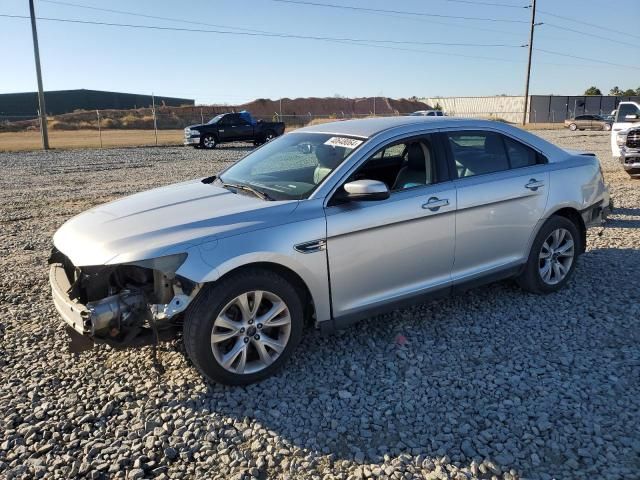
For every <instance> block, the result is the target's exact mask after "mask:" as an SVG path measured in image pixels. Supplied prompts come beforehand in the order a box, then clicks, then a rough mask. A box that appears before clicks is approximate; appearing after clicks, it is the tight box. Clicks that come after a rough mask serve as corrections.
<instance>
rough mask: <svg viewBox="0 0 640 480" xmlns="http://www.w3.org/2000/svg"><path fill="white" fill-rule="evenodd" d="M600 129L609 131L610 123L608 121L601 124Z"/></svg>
mask: <svg viewBox="0 0 640 480" xmlns="http://www.w3.org/2000/svg"><path fill="white" fill-rule="evenodd" d="M602 130H604V131H605V132H610V131H611V124H609V123H605V124H604V125H603V126H602Z"/></svg>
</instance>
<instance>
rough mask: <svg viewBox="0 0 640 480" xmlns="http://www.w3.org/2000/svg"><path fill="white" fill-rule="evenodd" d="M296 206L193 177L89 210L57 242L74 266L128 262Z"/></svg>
mask: <svg viewBox="0 0 640 480" xmlns="http://www.w3.org/2000/svg"><path fill="white" fill-rule="evenodd" d="M296 205H297V202H296V201H288V202H268V201H264V200H261V199H259V198H256V197H252V196H248V195H244V194H235V193H232V192H230V191H228V190H226V189H224V188H219V187H215V186H213V185H212V184H205V183H202V182H201V181H200V180H194V181H189V182H184V183H178V184H174V185H169V186H166V187H161V188H156V189H153V190H149V191H146V192H142V193H138V194H135V195H131V196H129V197H125V198H122V199H119V200H116V201H113V202H110V203H106V204H104V205H100V206H98V207H95V208H92V209H90V210H87V211H86V212H83V213H81V214H80V215H77V216H76V217H73V218H72V219H70V220H69V221H67V222H66V223H65V224H64V225H62V227H60V229H59V230H58V231H57V232H56V234H55V235H54V237H53V243H54V245H55V246H56V248H57V249H58V250H60V251H61V252H62V253H64V254H65V255H66V256H67V257H69V259H70V260H71V261H72V262H73V264H74V265H76V266H86V265H105V264H117V263H125V262H131V261H136V260H144V259H148V258H154V257H157V256H162V255H169V254H172V253H179V252H178V251H176V250H181V251H185V250H186V249H187V248H189V247H191V246H194V245H198V244H201V243H205V242H213V241H214V240H215V239H216V238H219V237H221V236H228V235H235V234H237V233H241V232H243V231H250V230H255V229H259V228H265V227H267V226H272V225H275V224H277V223H283V222H286V217H287V216H288V214H289V213H291V212H292V211H293V210H294V209H295V207H296Z"/></svg>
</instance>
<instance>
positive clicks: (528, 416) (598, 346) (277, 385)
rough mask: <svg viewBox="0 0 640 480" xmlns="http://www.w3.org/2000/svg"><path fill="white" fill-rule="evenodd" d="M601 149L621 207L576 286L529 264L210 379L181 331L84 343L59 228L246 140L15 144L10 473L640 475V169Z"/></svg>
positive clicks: (4, 384) (556, 135)
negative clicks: (152, 341) (558, 287)
mask: <svg viewBox="0 0 640 480" xmlns="http://www.w3.org/2000/svg"><path fill="white" fill-rule="evenodd" d="M540 134H541V135H542V136H544V137H547V138H549V139H551V140H552V141H554V142H556V143H558V144H560V145H561V146H565V147H571V148H581V149H590V150H595V151H596V153H597V154H598V155H599V157H600V159H601V161H602V165H603V168H604V171H605V175H606V177H607V181H608V182H609V183H610V186H611V189H612V194H613V197H614V198H615V201H616V206H617V207H618V210H617V211H616V214H615V215H614V216H613V218H612V221H611V223H610V228H608V229H606V230H605V231H604V234H603V235H602V236H600V237H599V236H597V235H596V232H592V233H590V235H589V240H588V251H587V253H586V254H585V255H584V256H583V257H582V258H581V260H580V263H579V266H578V269H577V272H576V276H575V278H574V280H573V282H572V283H571V285H570V287H569V288H568V289H566V290H564V291H562V292H561V293H558V294H553V295H549V296H545V297H538V296H533V295H529V294H526V293H524V292H522V291H521V290H519V289H518V288H517V287H515V286H514V285H513V284H512V283H511V282H503V283H498V284H493V285H490V286H487V287H484V288H480V289H477V290H474V291H472V292H470V293H468V294H466V295H464V296H460V297H455V298H451V299H445V300H441V301H438V302H436V303H430V304H423V305H416V306H415V307H412V308H408V309H404V310H398V311H395V312H393V313H392V314H389V315H384V316H380V317H377V318H372V319H370V320H367V321H365V322H363V323H361V324H359V325H358V326H356V327H354V328H352V329H350V330H348V331H345V332H344V333H342V334H340V335H335V336H331V337H324V336H321V335H320V334H319V333H317V332H315V331H308V332H307V333H306V335H305V337H304V339H303V342H302V345H301V346H300V347H299V348H298V350H297V352H296V354H295V355H294V358H293V359H292V361H290V362H289V364H288V365H287V367H286V369H285V370H284V371H283V372H282V373H280V374H279V375H278V376H276V377H275V378H271V379H269V380H267V381H265V382H263V383H261V384H258V385H252V386H250V387H248V388H230V387H222V386H219V385H213V386H210V385H207V384H205V383H204V382H203V381H202V380H201V378H200V377H199V376H198V374H197V373H196V372H195V370H194V369H193V368H192V367H191V366H190V364H189V362H188V361H187V360H186V359H185V356H184V353H183V348H182V345H181V343H180V342H179V341H177V342H175V343H172V344H165V345H164V346H163V348H162V350H161V352H160V359H161V361H162V363H163V364H164V366H165V367H166V369H167V371H166V373H165V374H164V375H163V376H162V378H161V379H160V380H159V381H158V380H157V378H156V376H155V374H154V371H153V369H152V363H151V357H150V354H149V353H150V350H149V348H146V349H142V350H129V351H119V352H117V351H113V350H110V349H109V348H107V347H99V348H95V349H94V350H93V351H92V352H89V353H85V354H82V355H80V356H77V357H74V356H73V355H71V354H69V353H68V352H67V348H66V343H67V340H66V338H65V334H64V330H63V327H62V323H61V321H60V320H59V318H58V315H57V314H56V312H55V310H54V308H53V306H52V302H51V300H50V293H49V286H48V280H47V265H46V259H47V256H48V253H49V249H50V239H51V236H52V234H53V232H54V231H55V230H56V228H58V227H59V226H60V225H61V224H62V223H63V222H64V221H65V220H66V219H67V218H69V217H70V216H72V215H74V214H76V213H79V212H81V211H82V210H85V209H86V208H88V207H91V206H93V205H96V204H99V203H103V202H106V201H108V200H111V199H114V198H116V197H119V196H122V195H126V194H130V193H133V192H136V191H139V190H144V189H147V188H150V187H153V186H157V185H163V184H167V183H172V182H176V181H180V180H184V179H188V178H192V177H198V176H204V175H209V174H211V173H215V172H216V171H218V170H219V169H220V168H222V167H223V166H224V165H225V164H227V163H228V162H231V161H234V160H236V159H238V158H240V157H242V156H243V155H245V154H246V152H247V151H248V149H246V148H244V147H239V146H231V147H226V148H220V149H218V150H216V151H215V152H206V151H200V150H193V149H187V148H179V147H176V148H158V149H156V148H147V149H122V150H104V151H100V150H82V151H80V150H77V151H57V152H50V153H40V152H37V153H8V154H0V168H1V169H2V172H3V173H4V174H3V175H2V177H1V178H0V186H1V187H2V188H1V189H0V197H1V200H2V203H1V205H2V207H1V216H0V222H1V223H2V229H1V230H0V238H1V240H2V241H1V242H0V263H1V265H2V268H0V283H1V290H0V338H1V339H2V341H1V343H0V381H1V383H0V411H1V412H2V413H1V414H0V477H6V478H9V479H10V478H34V477H35V478H73V477H89V478H148V477H155V478H184V477H192V478H251V477H257V478H343V479H346V478H362V477H380V478H443V479H444V478H451V479H467V478H483V479H488V478H504V479H509V478H514V479H515V478H531V479H538V478H539V479H550V478H562V479H566V478H576V479H585V478H607V479H616V478H627V479H637V478H639V477H640V434H639V432H640V416H639V413H638V412H640V381H639V379H640V346H639V345H640V333H639V332H640V330H639V328H638V327H639V325H640V306H639V303H638V300H637V298H638V296H637V292H638V291H639V290H640V275H639V274H638V271H639V270H638V264H639V263H640V207H639V205H640V183H639V182H638V181H632V180H630V179H629V178H628V176H627V175H626V174H625V173H624V172H622V170H621V168H619V166H618V165H617V164H616V163H615V162H614V161H613V160H612V159H611V156H610V153H609V147H608V138H609V137H608V135H607V134H603V133H599V132H588V133H583V132H576V133H570V132H567V131H548V132H540Z"/></svg>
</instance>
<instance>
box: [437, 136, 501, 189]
mask: <svg viewBox="0 0 640 480" xmlns="http://www.w3.org/2000/svg"><path fill="white" fill-rule="evenodd" d="M447 136H448V138H449V146H450V148H451V153H452V155H453V159H454V161H455V167H456V171H457V173H458V178H463V177H472V176H475V175H483V174H487V173H494V172H501V171H504V170H509V158H508V156H507V152H506V149H505V144H504V141H503V139H502V135H500V134H498V133H493V132H481V131H465V132H449V133H447Z"/></svg>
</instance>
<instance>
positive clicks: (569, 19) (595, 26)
mask: <svg viewBox="0 0 640 480" xmlns="http://www.w3.org/2000/svg"><path fill="white" fill-rule="evenodd" d="M538 11H539V12H540V13H543V14H545V15H549V16H550V17H555V18H560V19H562V20H566V21H568V22H573V23H578V24H580V25H587V26H589V27H593V28H597V29H599V30H606V31H607V32H609V33H614V34H616V35H619V34H620V32H619V31H618V30H616V29H614V28H609V27H603V26H602V25H597V24H595V23H589V22H585V21H584V20H576V19H575V18H571V17H564V16H562V15H557V14H555V13H551V12H547V11H545V10H538ZM624 35H625V36H627V37H635V38H640V35H634V34H632V33H628V32H624Z"/></svg>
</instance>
